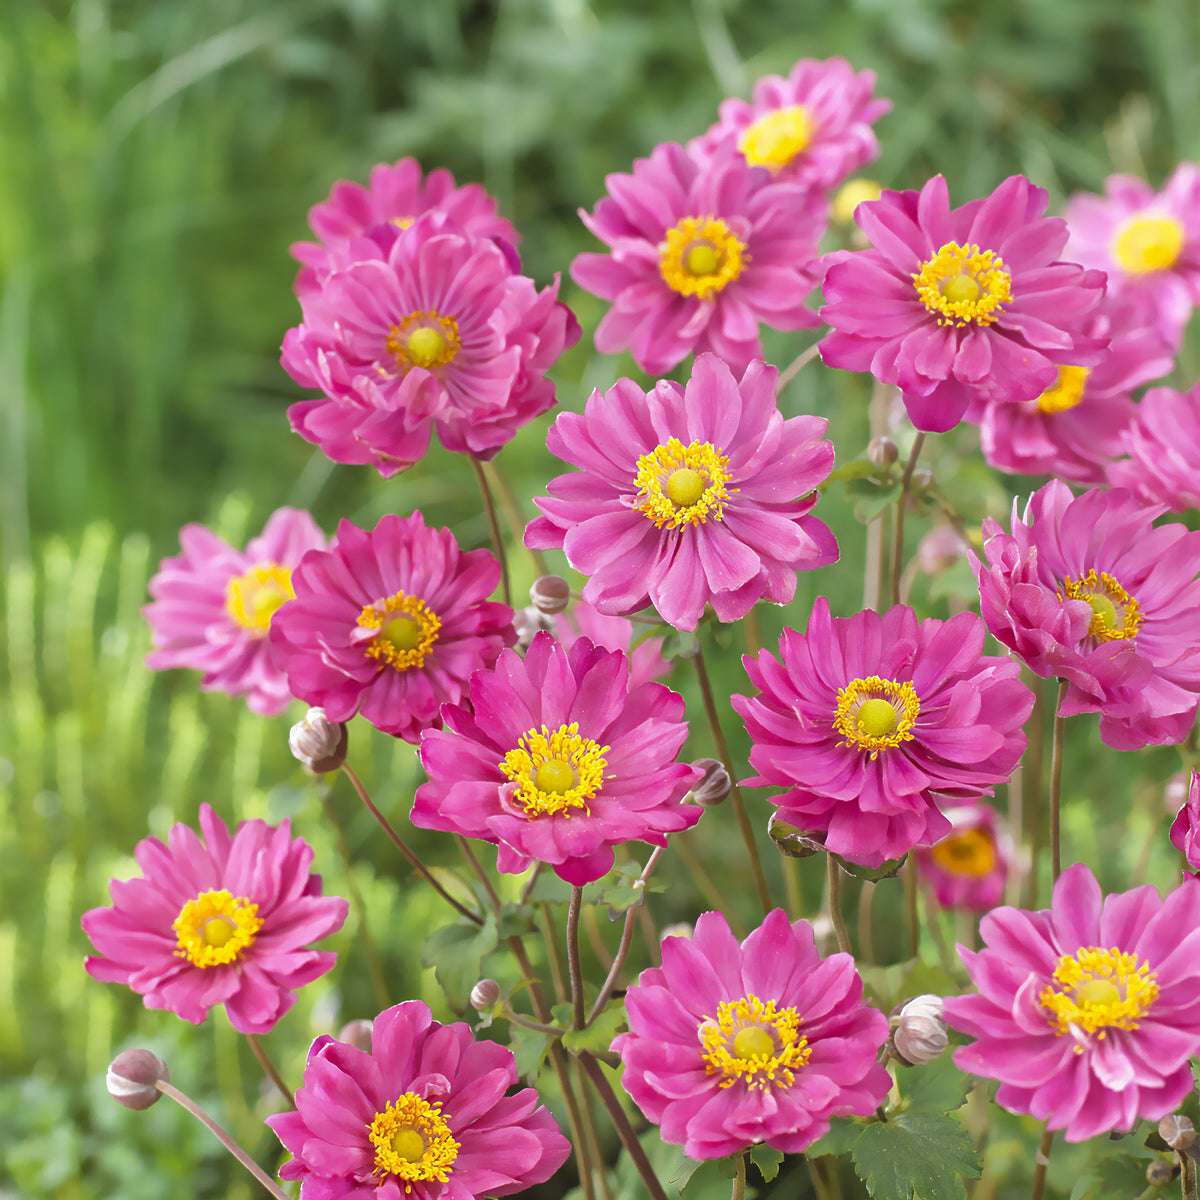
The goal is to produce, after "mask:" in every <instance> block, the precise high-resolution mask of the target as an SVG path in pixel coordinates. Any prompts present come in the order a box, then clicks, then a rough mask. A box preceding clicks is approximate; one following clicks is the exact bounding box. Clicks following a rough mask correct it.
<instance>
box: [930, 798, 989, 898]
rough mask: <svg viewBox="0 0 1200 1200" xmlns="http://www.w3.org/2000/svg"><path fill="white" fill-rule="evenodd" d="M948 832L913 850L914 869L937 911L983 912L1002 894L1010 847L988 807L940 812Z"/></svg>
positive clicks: (975, 806) (964, 806) (950, 809)
mask: <svg viewBox="0 0 1200 1200" xmlns="http://www.w3.org/2000/svg"><path fill="white" fill-rule="evenodd" d="M942 815H943V816H944V817H945V818H946V819H947V820H948V821H949V822H950V832H949V833H948V834H946V836H945V837H944V838H942V839H941V841H938V842H935V843H934V844H933V845H932V846H928V847H925V846H923V847H921V848H920V849H919V850H918V851H917V869H918V871H919V872H920V874H921V876H922V878H923V879H924V880H925V881H926V882H927V883H928V884H929V886H930V887H931V888H932V889H933V898H934V900H935V901H936V902H937V904H938V906H939V907H941V908H950V909H958V908H967V909H976V910H979V911H986V910H987V909H989V908H995V906H996V905H997V904H999V903H1000V900H1001V898H1002V897H1003V895H1004V887H1005V885H1006V884H1007V883H1008V876H1009V872H1010V871H1011V870H1012V869H1013V843H1012V838H1011V837H1009V835H1008V832H1007V830H1005V829H1004V828H1003V826H1001V825H1000V824H999V821H998V818H997V816H996V810H995V809H994V808H992V807H991V805H988V804H963V805H958V806H956V807H954V808H947V809H945V810H944V812H943V814H942Z"/></svg>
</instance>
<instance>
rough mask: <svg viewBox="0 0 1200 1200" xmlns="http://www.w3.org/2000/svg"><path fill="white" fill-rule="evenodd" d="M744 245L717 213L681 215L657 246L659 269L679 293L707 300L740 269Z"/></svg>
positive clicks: (745, 260)
mask: <svg viewBox="0 0 1200 1200" xmlns="http://www.w3.org/2000/svg"><path fill="white" fill-rule="evenodd" d="M747 261H749V256H748V255H747V254H746V247H745V244H744V243H743V242H740V241H738V239H737V238H736V237H734V235H733V234H732V233H731V232H730V230H729V226H728V225H726V224H725V222H724V221H722V220H720V219H719V218H717V217H684V218H683V220H682V221H680V222H679V224H678V225H675V226H674V227H673V228H671V229H668V230H667V234H666V239H665V240H664V241H663V243H662V244H661V245H660V246H659V248H658V273H659V274H660V275H661V276H662V277H663V279H664V280H665V281H666V284H667V286H668V287H669V288H671V289H672V290H673V291H676V292H678V293H679V294H680V295H681V296H699V297H700V299H701V300H707V299H708V298H709V297H710V296H711V295H713V294H714V293H715V292H719V291H720V290H721V289H722V288H723V287H725V285H726V284H730V283H732V282H733V281H734V280H735V279H736V278H737V277H738V276H739V275H740V274H741V273H742V266H743V264H744V262H747Z"/></svg>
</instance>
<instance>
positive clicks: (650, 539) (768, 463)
mask: <svg viewBox="0 0 1200 1200" xmlns="http://www.w3.org/2000/svg"><path fill="white" fill-rule="evenodd" d="M776 377H777V373H776V371H775V368H774V367H769V366H767V365H765V364H764V363H752V364H751V365H750V366H749V367H747V369H746V373H745V375H744V376H743V377H742V379H741V380H740V381H738V380H737V379H735V378H734V376H733V375H732V374H731V373H730V370H729V368H728V367H727V366H726V365H725V364H724V363H722V362H721V361H720V360H719V359H717V358H716V357H715V356H714V355H701V356H700V357H699V358H697V360H696V365H695V368H694V370H693V371H692V377H691V379H690V380H689V381H688V384H687V388H686V389H684V388H682V387H680V385H679V384H677V383H674V382H672V381H670V380H662V381H660V382H659V383H658V384H657V385H656V387H655V388H654V390H653V391H651V392H649V393H647V392H643V391H642V389H641V388H640V387H638V386H637V384H635V383H633V382H632V381H631V380H628V379H621V380H618V382H617V383H616V384H615V385H614V386H613V387H612V388H610V389H609V390H608V391H607V392H606V393H603V394H601V393H600V392H599V391H596V392H593V393H592V395H591V397H590V398H589V399H588V402H587V406H586V408H585V410H584V412H583V414H582V415H580V414H578V413H562V414H560V415H559V418H558V420H557V421H556V422H555V424H554V426H553V428H552V429H551V430H550V435H549V438H548V440H547V444H548V445H549V447H550V450H551V452H552V453H554V454H555V455H556V456H557V457H558V458H561V459H563V460H565V461H566V462H568V463H571V464H572V465H573V466H577V467H579V468H580V470H579V471H578V472H575V473H573V474H568V475H560V476H559V477H558V478H557V479H554V480H551V482H550V486H549V491H550V496H549V497H548V498H545V499H541V500H538V501H537V505H538V508H540V509H541V511H542V516H541V517H540V518H538V519H536V520H534V521H533V522H531V523H530V525H529V528H528V529H527V530H526V533H525V542H526V544H527V545H529V546H534V547H537V548H540V549H548V548H551V547H561V548H562V549H563V551H564V552H565V553H566V556H567V561H568V562H570V564H571V565H572V566H573V567H574V568H575V569H576V570H578V571H580V572H582V573H583V574H585V575H588V576H589V577H590V578H589V579H588V582H587V584H586V585H585V586H584V589H583V597H584V599H585V600H587V601H588V602H589V603H591V604H593V605H595V606H596V608H597V609H599V610H600V611H601V612H603V613H617V614H624V613H631V612H635V611H637V610H638V609H639V608H643V607H645V605H646V604H647V603H649V602H652V603H653V604H654V606H655V608H657V609H658V611H659V614H660V615H661V616H662V617H663V619H664V620H666V621H668V622H669V623H670V624H672V625H674V626H676V627H677V628H680V629H695V628H696V624H697V622H698V621H699V620H700V617H701V614H702V613H703V612H704V606H705V605H706V604H710V603H711V604H712V606H713V610H714V611H715V612H716V614H717V617H718V619H719V620H722V621H736V620H738V619H739V618H740V617H742V616H744V615H745V614H746V613H747V612H748V611H749V610H750V609H751V608H752V607H753V606H754V605H755V603H756V602H757V601H759V600H761V599H764V598H765V599H767V600H770V601H772V602H773V603H775V604H786V603H788V602H789V601H790V600H791V599H792V597H793V595H795V590H796V572H797V571H798V570H809V569H811V568H814V567H820V566H824V565H826V564H827V563H831V562H833V561H834V560H835V559H836V558H837V543H836V542H835V541H834V539H833V535H832V534H831V533H830V532H829V530H828V529H827V528H826V527H825V525H824V524H823V523H822V522H820V521H818V520H817V519H816V518H814V517H811V516H809V513H811V511H812V509H813V506H814V505H815V504H816V499H817V497H816V488H817V486H818V485H819V484H820V483H821V482H822V481H823V480H824V479H825V478H826V477H827V476H828V474H829V472H830V470H831V469H832V467H833V446H832V444H831V443H830V442H827V441H824V440H822V434H823V433H824V432H825V421H824V420H822V419H820V418H817V417H792V418H791V419H789V420H786V421H785V420H784V418H783V416H782V415H781V414H780V412H779V409H778V407H777V405H776V403H775V380H776Z"/></svg>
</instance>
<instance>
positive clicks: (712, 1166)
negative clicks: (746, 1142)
mask: <svg viewBox="0 0 1200 1200" xmlns="http://www.w3.org/2000/svg"><path fill="white" fill-rule="evenodd" d="M738 1158H739V1155H737V1154H731V1155H729V1156H728V1157H727V1158H710V1159H707V1160H706V1161H704V1162H702V1163H700V1164H699V1165H698V1166H697V1167H696V1169H695V1170H694V1171H692V1172H691V1174H689V1175H688V1178H687V1182H686V1183H685V1184H684V1185H683V1186H682V1188H681V1190H680V1194H681V1195H682V1196H683V1197H684V1200H698V1198H699V1197H700V1196H702V1195H705V1194H711V1193H716V1194H726V1195H727V1194H728V1192H729V1184H728V1182H726V1181H727V1180H730V1179H732V1178H733V1177H734V1176H735V1175H736V1174H737V1160H738ZM721 1188H723V1189H724V1191H723V1192H721V1191H720V1189H721Z"/></svg>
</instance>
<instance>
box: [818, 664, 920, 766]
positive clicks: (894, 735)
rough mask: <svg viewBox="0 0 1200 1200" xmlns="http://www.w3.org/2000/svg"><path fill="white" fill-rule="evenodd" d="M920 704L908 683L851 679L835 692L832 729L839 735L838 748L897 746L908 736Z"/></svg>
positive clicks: (873, 753) (875, 751) (876, 752)
mask: <svg viewBox="0 0 1200 1200" xmlns="http://www.w3.org/2000/svg"><path fill="white" fill-rule="evenodd" d="M920 711H921V703H920V700H919V699H918V698H917V693H916V690H915V689H914V688H913V685H912V684H911V683H897V682H896V681H895V680H894V679H880V678H879V676H878V675H872V676H871V677H870V678H869V679H852V680H851V681H850V682H849V683H848V684H846V686H845V687H844V688H842V689H841V691H839V692H838V702H837V709H836V711H835V712H834V717H833V727H834V729H836V730H837V731H838V732H839V733H840V734H841V735H842V741H840V742H839V743H838V745H839V746H857V747H858V748H859V749H860V750H867V751H870V754H871V757H872V758H877V757H878V756H879V752H880V750H886V749H889V748H890V747H892V746H898V745H900V743H901V742H907V741H908V740H909V739H910V738H911V737H912V736H913V734H912V727H913V725H915V724H916V720H917V714H918V713H919V712H920Z"/></svg>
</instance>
